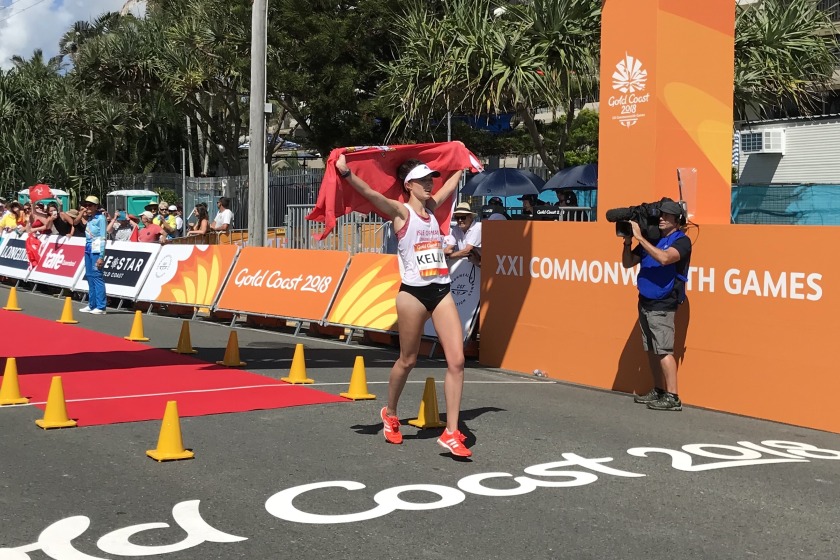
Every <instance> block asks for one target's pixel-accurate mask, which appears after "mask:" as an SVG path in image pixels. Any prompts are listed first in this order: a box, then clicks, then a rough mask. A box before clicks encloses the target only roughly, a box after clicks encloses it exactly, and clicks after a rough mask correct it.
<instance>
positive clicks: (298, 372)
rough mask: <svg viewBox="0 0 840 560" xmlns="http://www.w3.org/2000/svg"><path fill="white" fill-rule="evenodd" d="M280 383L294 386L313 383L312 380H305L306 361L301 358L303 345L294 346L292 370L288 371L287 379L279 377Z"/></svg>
mask: <svg viewBox="0 0 840 560" xmlns="http://www.w3.org/2000/svg"><path fill="white" fill-rule="evenodd" d="M280 381H285V382H286V383H292V384H294V385H298V384H302V383H315V380H314V379H307V377H306V359H305V358H304V357H303V344H295V355H294V357H293V358H292V369H291V370H289V377H281V378H280Z"/></svg>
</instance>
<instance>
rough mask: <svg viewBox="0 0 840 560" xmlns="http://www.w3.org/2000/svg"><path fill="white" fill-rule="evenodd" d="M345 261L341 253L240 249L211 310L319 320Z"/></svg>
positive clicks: (348, 258) (346, 257) (267, 248)
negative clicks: (220, 293)
mask: <svg viewBox="0 0 840 560" xmlns="http://www.w3.org/2000/svg"><path fill="white" fill-rule="evenodd" d="M349 260H350V255H349V254H348V253H346V252H344V251H310V250H301V249H275V248H273V247H245V248H243V249H242V250H241V251H240V253H239V258H238V259H237V260H236V265H234V267H233V271H232V272H231V273H230V276H229V277H228V281H227V282H226V283H225V287H224V289H223V291H222V295H221V297H220V298H219V301H218V303H217V304H216V307H215V309H217V310H221V311H236V312H239V313H251V314H254V315H265V316H273V317H286V318H289V319H305V320H310V321H322V320H323V319H324V317H325V316H326V314H327V309H329V306H330V302H331V301H332V299H333V297H334V295H335V292H336V290H337V289H338V286H339V284H340V283H341V278H342V276H343V275H344V271H345V270H346V268H347V263H348V261H349Z"/></svg>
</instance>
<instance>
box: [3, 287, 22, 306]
mask: <svg viewBox="0 0 840 560" xmlns="http://www.w3.org/2000/svg"><path fill="white" fill-rule="evenodd" d="M3 309H5V310H6V311H21V309H20V307H18V302H17V288H15V287H14V286H12V289H11V290H9V299H8V300H6V307H4V308H3Z"/></svg>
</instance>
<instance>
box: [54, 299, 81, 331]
mask: <svg viewBox="0 0 840 560" xmlns="http://www.w3.org/2000/svg"><path fill="white" fill-rule="evenodd" d="M55 322H56V323H64V324H65V325H75V324H76V323H78V321H76V320H74V319H73V298H71V297H66V298H64V309H62V310H61V319H56V320H55Z"/></svg>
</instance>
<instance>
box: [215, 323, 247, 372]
mask: <svg viewBox="0 0 840 560" xmlns="http://www.w3.org/2000/svg"><path fill="white" fill-rule="evenodd" d="M216 363H217V364H219V365H220V366H227V367H242V366H244V365H245V362H241V361H239V337H238V336H237V335H236V331H230V336H229V337H228V343H227V348H225V359H224V360H222V361H221V362H216Z"/></svg>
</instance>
